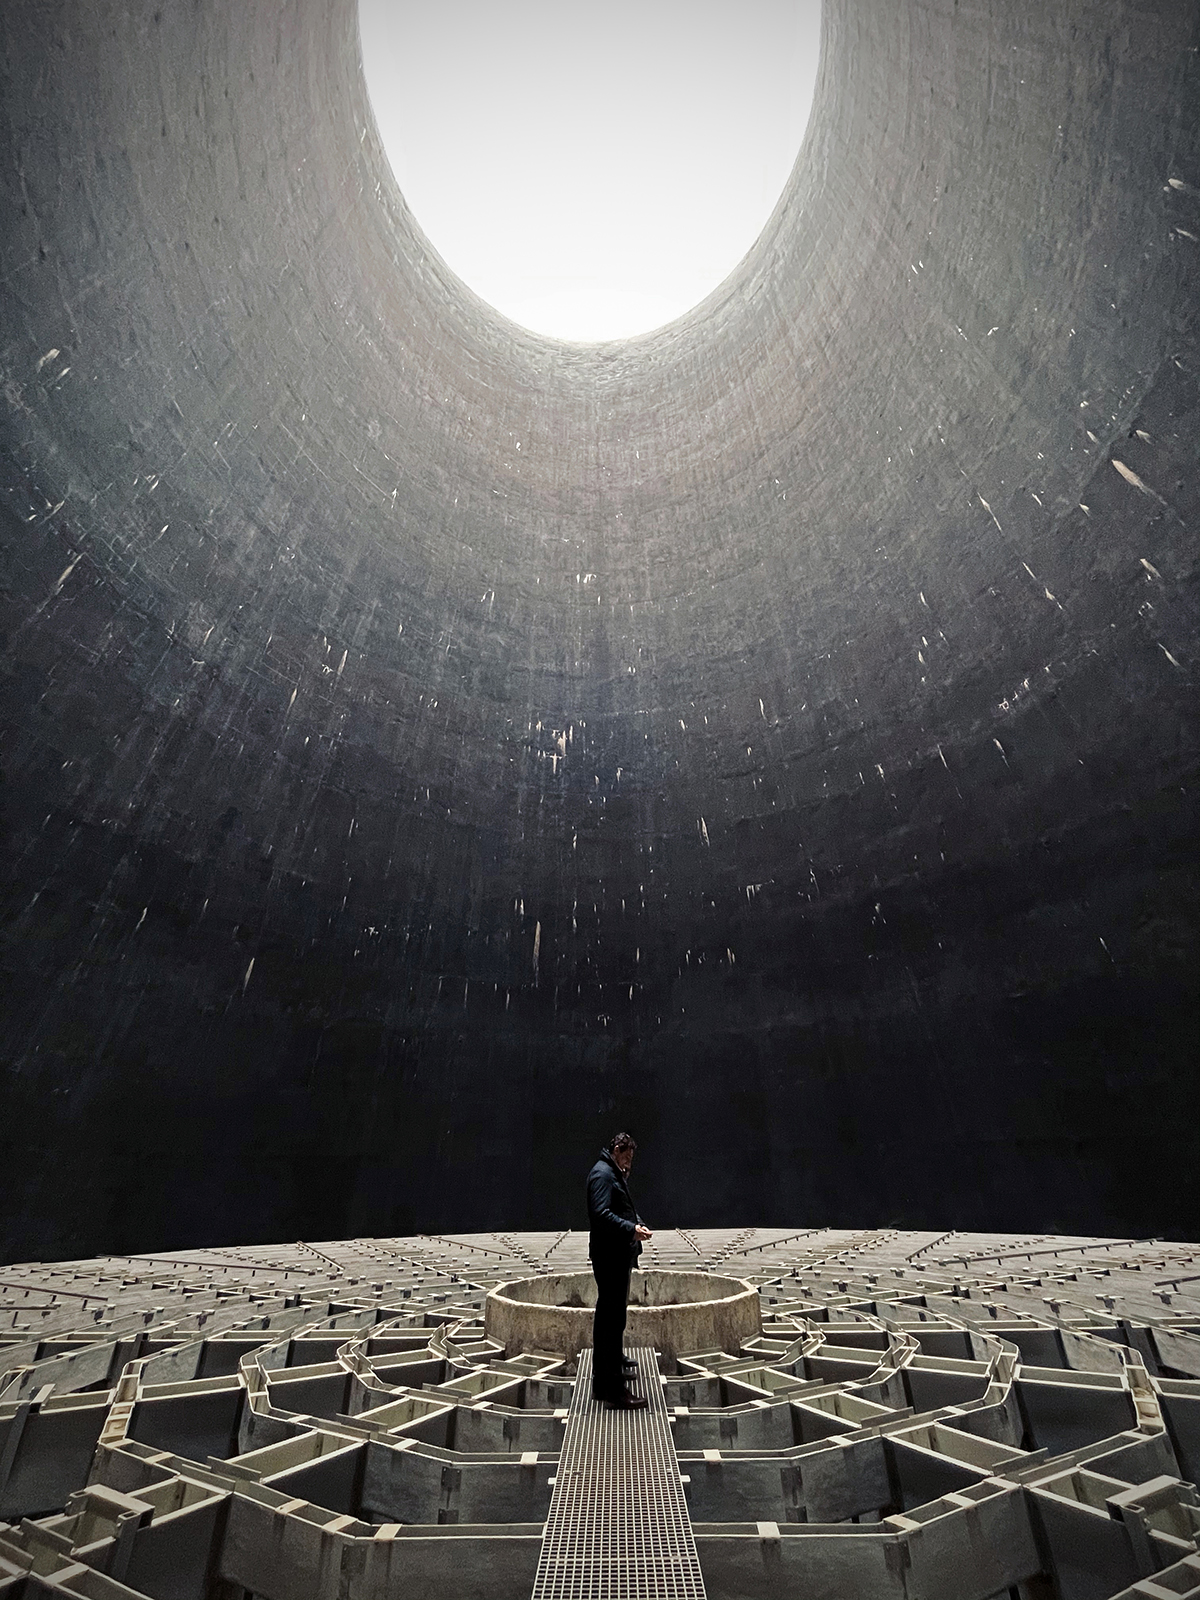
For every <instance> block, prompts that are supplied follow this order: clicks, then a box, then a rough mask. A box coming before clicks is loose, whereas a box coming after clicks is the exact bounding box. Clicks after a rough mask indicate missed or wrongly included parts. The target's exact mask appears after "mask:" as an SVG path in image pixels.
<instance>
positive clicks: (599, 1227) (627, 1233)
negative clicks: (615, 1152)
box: [587, 1150, 642, 1265]
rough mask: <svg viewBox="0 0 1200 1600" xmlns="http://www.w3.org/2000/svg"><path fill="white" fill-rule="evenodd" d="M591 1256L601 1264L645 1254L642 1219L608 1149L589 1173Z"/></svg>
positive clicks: (588, 1199)
mask: <svg viewBox="0 0 1200 1600" xmlns="http://www.w3.org/2000/svg"><path fill="white" fill-rule="evenodd" d="M587 1202H588V1225H589V1227H590V1229H591V1233H590V1235H589V1238H588V1255H589V1256H590V1257H591V1259H592V1260H593V1261H599V1262H600V1263H601V1265H605V1264H611V1263H616V1262H621V1263H622V1264H623V1263H624V1262H626V1261H628V1262H629V1263H630V1264H631V1265H632V1264H633V1263H634V1262H636V1260H637V1258H638V1256H640V1255H641V1253H642V1245H641V1241H640V1240H639V1239H638V1238H637V1237H636V1236H635V1234H634V1229H635V1228H636V1227H637V1224H638V1223H639V1222H640V1221H641V1220H642V1219H641V1218H640V1217H639V1216H638V1214H637V1212H636V1210H635V1209H634V1205H633V1201H632V1200H631V1199H630V1196H629V1188H628V1186H627V1185H626V1182H625V1177H624V1174H623V1173H622V1172H621V1169H620V1167H618V1166H617V1163H616V1162H615V1161H614V1160H613V1158H612V1156H611V1155H610V1154H609V1152H608V1151H607V1150H602V1151H601V1152H600V1159H599V1161H597V1163H596V1165H595V1166H594V1167H593V1168H592V1170H591V1171H590V1172H589V1173H588V1181H587Z"/></svg>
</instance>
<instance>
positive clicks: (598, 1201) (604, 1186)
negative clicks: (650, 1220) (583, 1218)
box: [588, 1172, 637, 1239]
mask: <svg viewBox="0 0 1200 1600" xmlns="http://www.w3.org/2000/svg"><path fill="white" fill-rule="evenodd" d="M614 1187H615V1180H614V1179H613V1178H611V1177H609V1175H608V1174H607V1173H606V1172H593V1173H592V1174H591V1176H590V1177H589V1178H588V1214H589V1216H590V1217H591V1219H592V1221H593V1222H599V1223H601V1224H602V1226H604V1227H607V1228H617V1229H619V1230H620V1231H621V1232H622V1233H625V1234H628V1235H629V1237H630V1238H631V1239H632V1238H634V1237H636V1234H637V1224H636V1223H633V1222H630V1220H629V1218H628V1217H620V1216H618V1215H617V1213H616V1212H615V1211H614V1210H613V1208H612V1197H613V1189H614Z"/></svg>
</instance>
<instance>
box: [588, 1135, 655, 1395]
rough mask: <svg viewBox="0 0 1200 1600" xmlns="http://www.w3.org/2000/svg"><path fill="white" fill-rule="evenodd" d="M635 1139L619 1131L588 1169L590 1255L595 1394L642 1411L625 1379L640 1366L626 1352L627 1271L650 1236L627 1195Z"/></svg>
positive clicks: (635, 1145) (631, 1268)
mask: <svg viewBox="0 0 1200 1600" xmlns="http://www.w3.org/2000/svg"><path fill="white" fill-rule="evenodd" d="M636 1149H637V1144H636V1142H635V1141H634V1140H633V1139H631V1138H630V1136H629V1135H628V1134H627V1133H618V1134H617V1136H616V1138H615V1139H614V1140H613V1141H612V1143H611V1144H610V1145H609V1147H608V1149H607V1150H602V1151H601V1152H600V1159H599V1161H597V1162H596V1165H595V1166H594V1167H593V1168H592V1170H591V1171H590V1172H589V1173H588V1182H587V1200H588V1224H589V1227H590V1229H591V1233H590V1236H589V1239H588V1255H589V1256H590V1257H591V1261H592V1273H593V1275H594V1277H595V1279H596V1315H595V1318H594V1319H593V1322H592V1393H593V1395H594V1396H595V1398H596V1399H597V1400H604V1401H606V1402H607V1404H608V1405H609V1406H611V1407H614V1408H615V1409H617V1410H620V1411H639V1410H642V1409H643V1408H644V1407H645V1405H646V1401H645V1400H643V1399H641V1398H640V1396H638V1395H634V1394H631V1393H630V1392H629V1387H628V1385H627V1383H626V1378H627V1377H628V1376H629V1374H631V1373H633V1372H636V1371H637V1367H636V1364H635V1363H634V1362H632V1361H627V1360H625V1358H624V1355H623V1349H622V1343H621V1340H622V1337H623V1335H624V1333H625V1315H626V1310H625V1308H626V1302H627V1301H628V1299H629V1274H630V1272H631V1271H632V1270H633V1265H634V1263H635V1262H636V1260H637V1258H638V1257H639V1256H640V1255H641V1253H642V1241H643V1240H645V1239H649V1238H652V1237H653V1235H652V1234H651V1232H650V1229H649V1228H647V1227H646V1226H645V1224H644V1223H643V1222H642V1219H641V1217H639V1216H638V1214H637V1211H636V1209H635V1207H634V1204H633V1200H632V1199H631V1197H630V1194H629V1186H628V1183H627V1181H626V1180H627V1179H628V1176H629V1169H630V1167H631V1166H632V1165H633V1153H634V1151H635V1150H636Z"/></svg>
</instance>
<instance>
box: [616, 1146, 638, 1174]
mask: <svg viewBox="0 0 1200 1600" xmlns="http://www.w3.org/2000/svg"><path fill="white" fill-rule="evenodd" d="M613 1160H614V1161H615V1162H616V1163H617V1165H618V1167H620V1169H621V1171H622V1172H628V1171H629V1169H630V1167H631V1166H632V1165H633V1151H632V1150H630V1149H625V1150H614V1151H613Z"/></svg>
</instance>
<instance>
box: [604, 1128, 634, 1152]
mask: <svg viewBox="0 0 1200 1600" xmlns="http://www.w3.org/2000/svg"><path fill="white" fill-rule="evenodd" d="M608 1148H609V1149H610V1150H611V1151H612V1153H613V1154H614V1155H616V1153H617V1151H618V1150H636V1149H637V1140H636V1139H635V1138H634V1137H633V1135H632V1134H631V1133H618V1134H616V1135H615V1137H614V1138H613V1140H612V1143H611V1144H610V1145H609V1147H608Z"/></svg>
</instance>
